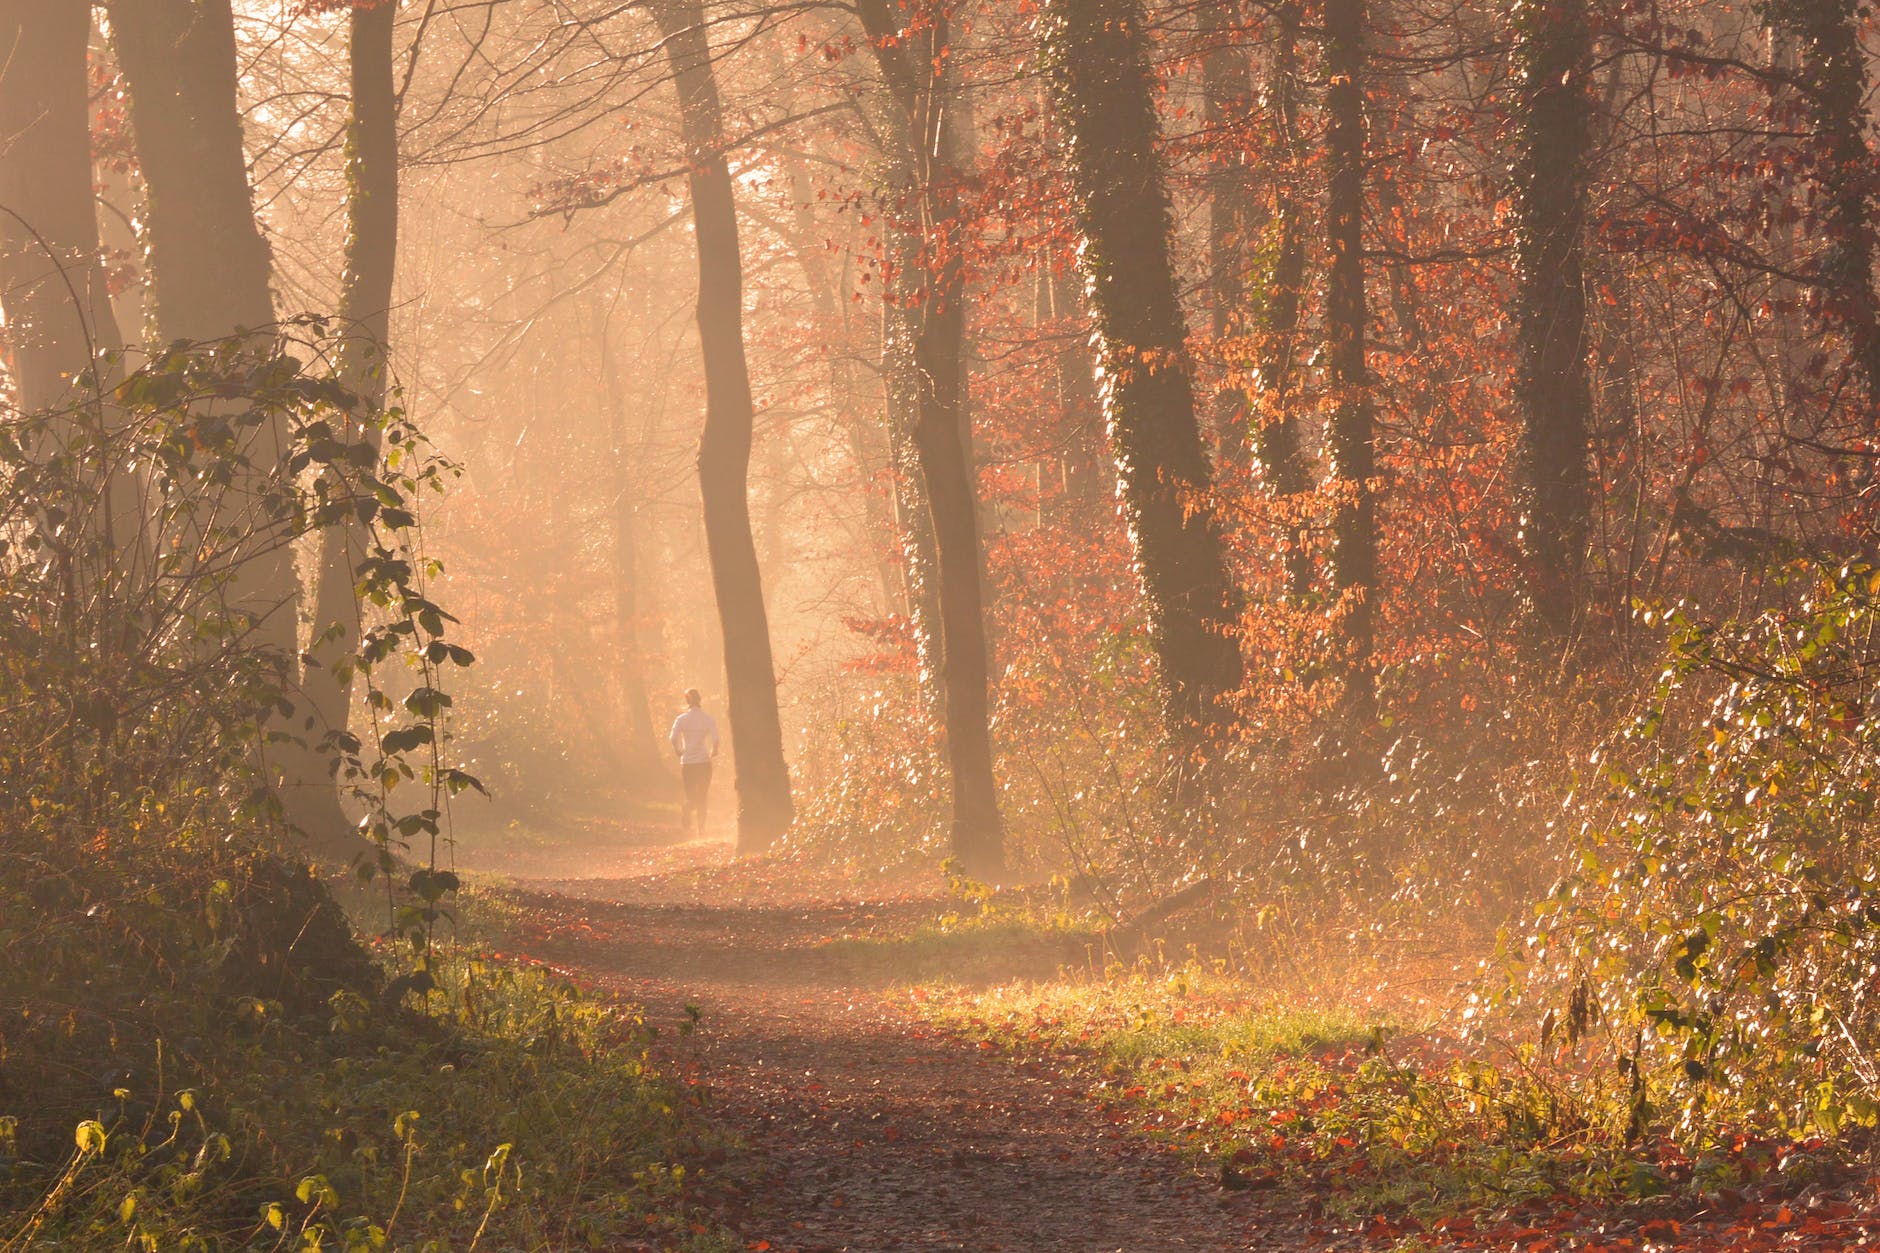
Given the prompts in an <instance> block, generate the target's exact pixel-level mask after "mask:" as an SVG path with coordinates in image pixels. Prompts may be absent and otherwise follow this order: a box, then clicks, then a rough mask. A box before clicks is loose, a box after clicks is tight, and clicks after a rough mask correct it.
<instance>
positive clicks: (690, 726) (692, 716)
mask: <svg viewBox="0 0 1880 1253" xmlns="http://www.w3.org/2000/svg"><path fill="white" fill-rule="evenodd" d="M672 747H673V751H674V752H676V753H678V754H679V764H680V765H682V766H696V765H698V764H699V763H700V762H706V761H710V760H711V759H712V758H714V757H716V756H717V755H718V719H716V718H714V717H712V716H711V715H710V714H708V713H706V712H705V711H704V710H703V709H688V710H686V711H685V712H684V713H682V714H680V715H679V716H678V717H677V718H674V719H673V720H672Z"/></svg>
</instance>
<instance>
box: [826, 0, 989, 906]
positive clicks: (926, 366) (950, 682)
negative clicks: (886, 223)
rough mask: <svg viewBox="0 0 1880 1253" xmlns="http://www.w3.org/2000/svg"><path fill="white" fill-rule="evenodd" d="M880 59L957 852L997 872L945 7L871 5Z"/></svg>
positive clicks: (895, 298)
mask: <svg viewBox="0 0 1880 1253" xmlns="http://www.w3.org/2000/svg"><path fill="white" fill-rule="evenodd" d="M858 10H859V12H860V14H861V17H862V25H863V27H864V28H865V29H866V30H867V32H868V35H869V40H870V43H871V44H872V45H873V47H874V51H875V57H876V60H877V61H878V63H879V64H880V66H881V71H882V77H883V78H884V79H885V80H886V81H887V84H888V90H889V94H890V95H891V96H892V97H893V99H894V101H895V105H896V108H897V111H898V116H897V119H896V121H897V125H896V127H895V130H896V131H897V133H898V134H899V135H900V136H901V137H902V139H903V146H904V149H905V151H904V152H903V153H901V154H900V160H899V161H898V163H897V164H898V165H899V166H900V169H901V171H902V174H903V176H904V179H905V182H906V185H905V186H904V187H903V188H902V189H901V190H902V192H903V195H902V196H901V200H902V201H903V203H901V204H899V205H896V206H895V207H894V210H893V211H892V212H891V213H890V215H889V217H890V229H891V230H893V231H896V232H897V233H899V234H901V235H902V236H903V238H902V240H901V242H900V243H899V245H898V246H897V247H896V249H895V251H896V252H897V253H898V254H899V255H900V256H901V258H902V259H903V261H902V264H900V265H898V266H897V267H896V273H895V281H894V288H893V290H892V292H890V293H889V295H890V297H891V304H892V305H893V306H894V309H893V313H892V314H891V315H890V316H891V317H892V318H893V320H894V321H896V322H898V323H900V325H898V326H895V327H893V328H892V333H893V334H894V335H895V336H905V337H906V339H907V346H906V348H905V349H904V350H900V351H903V352H905V355H906V359H907V360H908V362H909V363H910V364H911V365H912V380H911V381H912V384H913V393H914V394H913V396H912V398H911V399H912V400H913V402H914V421H913V424H912V435H913V445H914V453H915V457H916V460H917V461H918V464H919V466H920V475H921V482H922V484H923V486H924V487H925V489H926V497H927V508H928V515H929V519H930V521H931V525H932V528H933V540H934V558H935V563H934V564H935V568H936V573H937V574H938V576H939V609H940V633H939V634H940V640H939V643H940V648H939V652H940V674H941V688H942V691H943V693H944V696H945V710H944V725H945V734H946V756H947V765H948V767H949V769H950V771H951V776H952V783H953V825H952V833H951V843H952V851H953V855H954V856H955V857H956V858H958V859H959V861H960V864H961V866H962V868H963V869H964V870H965V871H966V872H967V873H968V874H970V875H973V876H975V877H980V878H986V877H992V876H996V875H998V874H1000V873H1002V872H1003V870H1004V866H1005V852H1004V843H1005V832H1004V823H1003V820H1002V819H1001V818H1000V816H999V800H998V782H997V780H996V778H995V776H994V774H993V768H992V733H991V727H990V723H991V709H990V701H989V693H988V688H989V683H990V677H989V675H988V665H989V659H990V650H989V649H988V647H987V642H986V621H985V596H984V588H985V583H984V566H985V563H984V558H983V555H982V553H981V549H980V541H979V522H978V517H977V513H978V493H977V491H976V490H975V487H974V483H973V471H972V463H971V459H970V456H969V454H968V449H967V431H968V428H967V417H966V415H967V408H966V368H965V347H966V275H965V269H964V265H963V262H962V259H961V256H960V250H961V248H962V247H963V246H964V244H965V236H964V232H963V231H962V229H961V222H960V207H959V189H960V182H961V174H960V168H959V162H958V154H957V151H956V140H955V136H954V133H953V126H954V123H953V120H952V119H953V114H954V112H955V110H954V108H953V105H954V101H953V100H952V99H951V97H952V95H953V93H952V91H951V90H950V86H951V84H950V82H949V75H948V74H947V73H946V72H945V70H944V69H943V68H942V67H944V66H945V65H946V64H947V63H948V55H949V53H950V51H951V49H950V48H949V47H948V37H949V28H948V22H947V15H946V11H945V9H944V7H942V6H939V5H934V6H931V7H927V8H923V9H922V10H921V11H920V12H919V13H918V20H917V22H916V24H915V25H914V26H913V27H912V28H910V29H909V30H908V31H906V32H903V31H902V30H901V28H900V25H899V22H898V21H897V20H896V16H895V12H894V11H893V10H891V9H890V8H889V6H888V4H887V3H886V0H862V3H861V4H860V5H859V6H858Z"/></svg>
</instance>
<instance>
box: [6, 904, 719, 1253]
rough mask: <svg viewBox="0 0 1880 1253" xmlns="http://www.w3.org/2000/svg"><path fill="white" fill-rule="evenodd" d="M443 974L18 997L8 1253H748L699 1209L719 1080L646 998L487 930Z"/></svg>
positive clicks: (494, 924)
mask: <svg viewBox="0 0 1880 1253" xmlns="http://www.w3.org/2000/svg"><path fill="white" fill-rule="evenodd" d="M465 895H466V898H467V899H466V900H465V901H464V902H463V904H464V906H465V909H464V913H465V914H466V915H467V917H466V919H465V923H466V926H465V928H464V930H475V931H477V932H485V931H487V932H490V933H491V934H494V933H495V932H496V931H497V930H500V928H501V926H502V925H503V922H504V917H503V914H502V905H501V901H500V898H497V897H489V896H486V895H484V894H478V893H466V894H465ZM352 903H353V904H354V905H355V907H357V906H360V905H366V906H368V907H370V906H371V905H372V904H374V903H375V902H373V901H372V900H371V897H370V896H367V897H366V898H364V899H363V900H361V899H359V898H357V897H355V899H354V901H353V902H352ZM379 908H380V909H381V910H382V905H380V907H379ZM380 916H381V917H382V914H381V915H380ZM373 917H374V914H373V912H372V911H370V909H369V908H368V912H366V914H365V918H366V919H367V920H368V921H367V925H366V927H365V929H366V930H371V929H372V928H371V926H370V921H371V920H372V919H373ZM383 951H384V954H385V956H386V957H387V958H388V959H391V958H392V956H393V950H392V949H391V948H390V947H389V946H388V947H386V948H385V949H384V950H383ZM389 965H390V967H391V968H393V969H398V968H399V967H400V963H399V962H398V961H396V960H389ZM433 972H434V977H435V981H436V985H437V986H436V989H435V990H434V991H432V992H431V993H429V994H428V995H423V996H420V995H417V994H415V993H414V994H410V995H407V996H406V997H405V998H404V1001H403V1003H402V1005H398V1004H393V1003H391V1002H388V1001H379V1002H374V1001H371V1000H369V999H368V998H367V997H366V996H364V995H361V994H360V993H358V992H353V991H341V992H338V993H336V994H335V995H334V996H333V997H332V999H331V1000H330V1001H328V1002H327V1004H326V1005H325V1006H324V1007H323V1008H315V1007H308V1006H301V1007H299V1008H294V1007H290V1006H284V1005H282V1004H279V1003H275V1002H271V1001H266V1000H260V999H255V998H252V997H245V998H233V999H231V998H228V997H223V996H218V995H215V994H214V993H213V992H211V993H209V994H207V995H199V994H197V992H196V991H195V990H193V989H191V988H190V987H187V986H185V987H177V988H171V987H166V986H156V987H152V988H150V989H148V990H147V991H146V992H145V993H144V994H143V997H142V1000H141V1001H133V1000H131V999H129V998H121V999H122V1005H121V1007H120V1008H118V1009H112V1008H110V1007H109V1005H110V1002H109V1001H108V1000H107V999H106V998H97V999H98V1002H99V1003H98V1005H97V1006H95V1007H94V1008H92V1009H89V1010H87V1011H86V1012H85V1013H84V1014H82V1015H81V1014H73V1013H72V1012H71V1011H69V1010H65V1009H58V1008H57V1007H56V1006H54V1005H50V1004H42V1002H44V1001H46V999H47V995H46V993H44V992H34V991H32V990H31V989H29V988H27V987H24V986H20V987H14V988H12V989H11V994H10V995H0V1003H13V1004H15V1005H16V1006H17V1007H18V1008H16V1011H15V1013H14V1014H13V1015H12V1016H11V1019H10V1021H9V1022H8V1025H7V1026H6V1027H4V1028H0V1067H3V1069H0V1250H4V1251H5V1253H14V1251H15V1250H26V1249H41V1248H44V1249H54V1248H57V1249H68V1248H69V1249H83V1248H104V1247H116V1248H129V1249H141V1250H156V1249H202V1250H210V1249H239V1248H257V1249H288V1248H292V1249H312V1248H320V1249H329V1250H344V1251H345V1253H354V1251H355V1250H358V1251H365V1250H377V1249H389V1248H399V1249H413V1250H426V1251H429V1250H437V1251H442V1250H475V1249H484V1250H496V1249H502V1250H546V1249H566V1248H610V1249H613V1248H624V1249H635V1248H641V1247H646V1248H659V1249H663V1250H676V1251H683V1253H726V1251H728V1250H731V1249H735V1248H738V1247H740V1246H739V1245H738V1243H737V1242H736V1241H735V1240H734V1239H732V1238H731V1237H729V1236H728V1235H727V1234H725V1233H724V1232H723V1231H722V1230H721V1229H719V1228H718V1227H717V1226H716V1225H715V1224H714V1223H712V1222H711V1221H710V1220H708V1219H707V1218H705V1217H704V1216H703V1213H702V1211H701V1210H699V1209H698V1208H697V1207H696V1206H695V1205H694V1204H693V1202H692V1201H691V1199H690V1188H691V1170H690V1169H689V1166H688V1163H692V1162H696V1161H699V1160H702V1159H709V1158H711V1157H713V1156H716V1155H717V1154H719V1153H720V1152H721V1151H722V1149H723V1147H724V1146H722V1145H718V1144H716V1143H715V1142H713V1141H712V1140H711V1139H710V1137H708V1136H707V1135H706V1134H705V1133H704V1132H703V1131H702V1130H701V1127H700V1123H699V1122H698V1120H697V1119H696V1117H695V1114H694V1107H695V1106H697V1105H698V1104H699V1103H700V1102H701V1101H702V1099H703V1098H702V1095H701V1093H700V1092H699V1091H698V1090H697V1089H696V1088H694V1087H692V1086H691V1085H690V1084H689V1083H687V1082H684V1081H680V1080H676V1079H674V1078H672V1077H669V1076H668V1075H666V1074H663V1073H661V1071H660V1070H659V1068H658V1066H657V1065H656V1064H655V1060H654V1058H653V1057H652V1055H651V1053H650V1046H651V1043H652V1038H653V1036H652V1032H651V1031H650V1030H649V1029H648V1028H647V1027H646V1025H645V1024H644V1022H643V1021H642V1020H641V1018H640V1017H639V1015H638V1013H637V1011H636V1010H634V1009H633V1007H631V1006H624V1005H621V1004H618V1003H616V1002H612V1001H610V1000H607V999H605V998H601V997H598V996H594V995H591V994H588V993H586V992H584V991H582V990H580V989H578V988H577V987H575V986H573V985H572V984H570V983H569V982H568V981H567V980H565V979H562V978H560V977H558V976H557V975H555V974H554V973H552V972H550V971H547V970H544V969H541V968H538V967H533V966H529V965H525V964H518V963H514V962H507V961H500V960H495V959H493V958H492V957H491V956H490V955H489V953H488V951H487V949H486V948H484V947H482V946H481V945H480V944H479V943H476V942H473V941H471V940H467V939H459V940H456V941H453V942H449V943H446V944H444V945H442V946H441V947H440V948H439V950H438V952H437V958H436V960H435V963H434V966H433ZM4 982H5V981H0V983H4ZM6 991H7V989H6V988H4V987H0V992H6ZM54 999H56V998H54ZM21 1010H23V1011H24V1012H23V1014H22V1012H20V1011H21ZM87 1074H95V1075H97V1076H99V1078H98V1079H97V1081H96V1082H95V1083H92V1084H90V1085H89V1086H87V1085H86V1084H85V1083H84V1082H82V1077H83V1076H84V1075H87Z"/></svg>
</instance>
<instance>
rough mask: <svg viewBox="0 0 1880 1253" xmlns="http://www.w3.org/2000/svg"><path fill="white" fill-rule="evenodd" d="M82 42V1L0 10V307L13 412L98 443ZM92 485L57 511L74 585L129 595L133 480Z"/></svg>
mask: <svg viewBox="0 0 1880 1253" xmlns="http://www.w3.org/2000/svg"><path fill="white" fill-rule="evenodd" d="M90 39H91V8H90V6H89V5H87V4H85V3H83V2H82V0H0V309H4V310H5V314H6V342H5V350H6V357H7V367H8V373H9V374H10V375H11V377H12V379H13V384H14V398H15V400H16V402H17V403H18V405H19V408H20V410H21V411H22V412H25V413H37V412H43V411H46V410H50V409H54V408H57V409H60V410H62V411H64V412H65V413H67V414H68V415H69V421H68V422H67V423H66V424H65V425H66V426H67V427H68V428H75V427H80V426H83V427H89V428H92V429H93V430H94V431H95V432H96V433H98V434H109V433H110V431H111V429H112V428H113V427H114V425H115V422H114V411H113V410H112V408H111V406H110V405H109V404H108V402H107V401H106V399H105V394H106V392H108V391H109V389H110V387H111V385H112V382H113V376H114V375H115V373H116V367H115V364H114V362H113V359H112V356H111V354H113V353H116V352H118V351H120V350H121V349H122V348H123V347H124V341H123V338H122V336H121V335H120V333H119V330H118V324H117V320H116V318H115V316H114V315H113V314H112V310H111V295H110V290H109V285H108V284H107V282H106V280H105V270H104V264H103V259H102V255H101V249H100V242H99V232H98V217H97V206H96V204H95V202H94V198H93V192H92V160H91V131H90V112H89V82H88V78H87V66H88V58H89V55H90ZM91 370H95V371H97V373H96V374H94V375H93V376H92V378H91V381H90V382H89V383H84V382H82V380H83V379H84V377H85V375H86V372H87V371H91ZM98 474H99V477H98V480H97V484H99V485H102V488H103V490H102V491H98V490H97V486H96V485H88V486H87V488H86V489H83V490H82V491H81V495H83V496H84V497H85V498H84V499H79V500H73V501H68V502H66V508H67V510H68V511H69V512H70V516H71V517H72V518H73V519H74V520H75V521H76V522H78V528H77V532H76V533H77V534H78V535H80V536H82V537H84V543H83V547H84V548H85V549H86V551H85V552H84V553H82V554H79V555H78V560H79V562H80V564H81V566H82V567H83V569H84V575H83V581H84V582H85V583H86V584H87V585H92V584H95V585H97V586H99V587H108V588H112V589H115V590H117V591H118V593H119V594H121V595H123V596H125V597H131V598H134V597H135V596H136V595H137V592H138V584H139V582H140V581H141V579H142V578H143V577H144V575H145V574H146V573H147V572H146V571H145V569H144V565H145V563H144V561H143V557H144V554H143V551H142V545H141V543H140V540H141V538H142V529H141V528H142V516H141V515H142V510H141V502H140V501H139V499H138V494H137V491H136V484H135V480H134V476H132V475H130V474H127V473H124V472H122V471H121V470H120V469H119V468H118V467H116V466H115V465H109V464H107V465H103V466H100V467H98ZM100 506H103V507H100Z"/></svg>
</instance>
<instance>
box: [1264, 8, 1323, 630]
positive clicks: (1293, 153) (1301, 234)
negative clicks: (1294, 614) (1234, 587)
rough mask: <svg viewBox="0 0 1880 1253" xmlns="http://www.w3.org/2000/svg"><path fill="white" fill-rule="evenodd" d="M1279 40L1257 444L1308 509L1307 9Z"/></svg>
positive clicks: (1270, 474)
mask: <svg viewBox="0 0 1880 1253" xmlns="http://www.w3.org/2000/svg"><path fill="white" fill-rule="evenodd" d="M1278 19H1279V23H1280V27H1279V38H1278V42H1277V44H1276V46H1275V48H1274V52H1273V68H1272V78H1271V80H1270V82H1269V85H1268V93H1267V94H1268V96H1269V98H1270V101H1271V109H1272V115H1273V126H1274V131H1275V134H1274V136H1273V139H1274V147H1275V149H1276V150H1277V151H1278V152H1280V153H1282V154H1284V155H1283V160H1284V163H1285V168H1284V169H1282V170H1281V171H1279V176H1278V177H1277V178H1276V179H1275V180H1274V192H1273V219H1274V225H1275V228H1276V230H1277V232H1278V239H1277V240H1276V241H1275V244H1274V249H1273V262H1272V268H1271V270H1270V272H1269V273H1268V274H1267V281H1266V300H1265V301H1264V302H1263V303H1262V305H1261V306H1260V310H1259V315H1258V316H1259V320H1258V332H1259V333H1258V336H1257V343H1258V345H1259V361H1260V367H1259V369H1260V373H1259V387H1260V402H1261V409H1262V411H1263V412H1262V414H1261V420H1260V423H1259V427H1258V434H1257V435H1256V437H1255V442H1254V447H1255V450H1256V452H1255V458H1256V460H1257V461H1258V463H1259V466H1260V472H1261V476H1262V477H1263V478H1264V479H1265V480H1266V485H1267V490H1268V491H1270V492H1272V494H1273V495H1274V496H1276V497H1278V498H1279V499H1280V500H1282V501H1290V502H1293V505H1294V507H1300V508H1302V507H1303V502H1304V500H1305V495H1306V493H1307V492H1308V491H1310V490H1311V487H1312V483H1311V478H1310V476H1309V474H1308V472H1307V469H1306V460H1305V454H1304V452H1303V450H1302V449H1301V448H1300V441H1299V419H1298V417H1297V415H1296V414H1295V412H1294V409H1295V406H1296V405H1297V403H1298V399H1297V396H1296V389H1297V382H1298V368H1297V367H1298V349H1299V309H1300V305H1301V303H1302V297H1303V294H1304V291H1305V271H1306V223H1305V209H1304V205H1303V204H1302V203H1301V201H1300V190H1299V185H1300V181H1301V178H1302V175H1303V170H1304V165H1305V152H1304V146H1303V144H1302V142H1301V139H1300V134H1299V56H1298V34H1299V7H1298V5H1297V4H1283V5H1281V6H1280V9H1279V11H1278ZM1309 537H1310V533H1309V532H1308V531H1307V529H1306V528H1305V526H1304V525H1303V521H1298V522H1295V524H1294V526H1293V527H1292V532H1291V535H1290V536H1289V537H1288V540H1287V542H1286V546H1285V553H1284V560H1285V564H1286V593H1287V595H1288V596H1289V597H1291V598H1292V599H1294V600H1304V599H1305V598H1306V597H1307V596H1309V595H1311V592H1312V547H1311V543H1310V538H1309Z"/></svg>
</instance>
